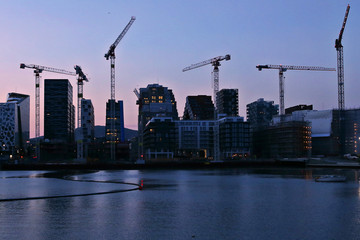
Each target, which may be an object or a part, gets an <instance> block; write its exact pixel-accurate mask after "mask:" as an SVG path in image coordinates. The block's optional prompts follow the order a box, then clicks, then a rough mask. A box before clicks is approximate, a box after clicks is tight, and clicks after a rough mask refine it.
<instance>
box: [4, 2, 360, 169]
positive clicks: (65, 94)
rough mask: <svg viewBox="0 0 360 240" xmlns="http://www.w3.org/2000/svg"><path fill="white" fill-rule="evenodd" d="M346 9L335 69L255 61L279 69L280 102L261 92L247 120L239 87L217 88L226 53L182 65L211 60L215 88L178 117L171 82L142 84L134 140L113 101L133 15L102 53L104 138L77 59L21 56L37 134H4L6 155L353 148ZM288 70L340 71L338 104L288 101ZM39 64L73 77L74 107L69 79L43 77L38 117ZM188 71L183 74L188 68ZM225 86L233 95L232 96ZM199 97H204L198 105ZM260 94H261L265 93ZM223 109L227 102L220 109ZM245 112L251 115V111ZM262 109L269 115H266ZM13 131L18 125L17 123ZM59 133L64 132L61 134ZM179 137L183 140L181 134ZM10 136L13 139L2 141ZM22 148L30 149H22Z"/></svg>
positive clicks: (171, 156)
mask: <svg viewBox="0 0 360 240" xmlns="http://www.w3.org/2000/svg"><path fill="white" fill-rule="evenodd" d="M349 10H350V6H349V5H348V6H347V8H346V11H345V17H344V20H343V23H342V26H341V29H340V33H339V35H338V38H337V39H336V41H335V49H336V53H337V69H335V68H330V67H320V66H294V65H274V64H263V65H257V66H256V68H257V69H258V70H259V71H262V70H264V69H269V70H270V69H273V70H277V71H278V73H279V74H278V76H279V105H274V104H273V102H272V103H270V105H269V106H270V107H271V109H270V108H269V107H263V108H262V109H261V110H259V109H260V108H259V106H258V105H259V104H260V103H261V101H260V102H259V100H260V99H259V100H258V101H257V102H254V103H252V105H251V106H250V104H248V110H247V111H248V116H247V121H244V119H243V118H242V117H240V116H239V108H238V101H239V100H238V89H223V90H221V91H220V89H219V81H220V76H219V67H220V66H221V64H222V63H225V62H226V61H229V60H231V55H230V54H225V55H224V56H217V57H213V58H210V59H208V60H205V61H201V62H198V63H195V64H192V65H190V66H188V67H186V68H184V69H182V71H183V72H187V71H189V70H194V69H197V68H201V67H204V66H207V65H210V66H212V72H211V84H212V89H213V94H212V101H211V96H205V95H198V96H188V97H187V104H189V105H186V106H185V110H184V117H183V118H182V117H179V116H178V113H177V109H176V101H175V97H174V94H173V92H172V90H171V89H168V88H167V87H163V86H161V85H159V84H149V85H148V87H147V88H140V91H139V90H138V89H136V88H135V89H134V93H135V95H136V98H137V102H136V104H137V105H138V130H137V137H136V138H134V139H132V140H130V139H125V134H124V132H125V128H124V107H123V104H124V103H123V101H122V100H118V101H117V100H116V96H115V92H116V91H115V82H116V78H115V69H116V68H115V50H116V47H117V46H118V44H119V43H120V42H121V40H122V39H123V38H124V36H125V35H126V33H127V32H128V31H129V29H130V28H131V26H132V24H133V23H134V21H135V20H136V18H135V17H131V19H130V21H129V22H128V24H127V25H126V26H125V28H124V29H123V31H122V32H121V33H120V35H118V37H117V38H116V40H115V41H114V42H113V43H112V44H111V45H110V47H109V50H108V51H107V52H106V53H105V55H104V57H105V59H106V60H110V61H109V62H110V98H109V100H108V102H107V103H106V127H105V129H104V137H103V138H98V139H96V137H95V135H94V129H95V123H94V115H95V113H94V107H93V105H92V103H91V99H90V98H85V96H86V94H85V93H84V83H85V82H86V83H87V84H91V81H89V79H90V78H89V77H88V76H87V74H86V73H85V72H84V71H83V70H82V68H81V67H80V66H79V65H75V66H74V71H67V70H63V69H58V68H52V67H46V66H41V65H36V64H25V63H21V64H20V68H21V69H32V70H33V73H34V76H35V101H34V102H35V104H34V108H33V109H34V111H35V126H34V131H35V134H34V138H33V139H32V140H31V141H30V139H29V137H28V143H30V145H29V146H28V147H24V146H16V144H15V142H12V143H6V144H5V143H4V142H2V145H3V149H4V150H3V153H4V156H5V155H6V154H7V155H8V156H11V157H8V158H9V159H11V160H13V159H16V160H18V159H22V158H24V155H25V154H24V152H27V156H26V157H30V158H31V159H32V161H34V162H36V161H37V162H40V161H51V160H54V159H58V160H56V161H61V159H64V158H66V159H72V160H75V159H76V161H77V162H79V163H86V162H97V161H107V162H111V163H113V162H117V161H131V162H137V161H139V162H144V161H145V162H146V161H149V162H150V161H158V160H159V159H158V158H161V159H160V160H164V161H169V160H170V161H173V160H179V159H192V158H193V159H197V160H200V161H227V160H229V159H244V158H247V159H251V158H271V159H281V158H304V157H306V158H311V157H313V156H317V157H327V156H344V155H350V156H352V155H358V154H359V151H360V146H359V144H358V141H360V133H359V131H358V127H359V126H360V109H346V107H345V93H344V82H345V81H344V79H345V77H344V57H343V45H342V38H343V34H344V30H345V26H346V23H347V19H348V15H349ZM290 70H293V71H326V72H334V71H337V85H338V108H337V109H332V110H321V111H317V110H313V109H312V106H311V108H308V107H307V106H306V105H304V106H300V105H299V106H294V107H291V108H288V109H285V87H284V85H285V84H284V82H285V73H286V72H287V71H290ZM44 72H52V73H56V74H61V75H67V76H73V77H76V81H77V93H76V97H77V106H76V107H75V106H74V105H73V103H72V96H73V90H72V86H71V84H70V82H69V81H68V80H67V79H66V80H64V79H57V80H56V79H45V94H44V95H45V96H44V99H45V100H44V103H45V106H44V117H43V118H42V117H41V115H42V114H41V113H40V109H41V106H40V102H41V99H42V97H41V96H40V87H41V86H42V81H41V75H42V74H43V73H44ZM187 74H188V75H186V76H184V78H187V76H189V75H190V74H191V73H187ZM61 81H62V82H61ZM228 94H233V95H232V97H229V96H230V95H228ZM56 96H59V97H56ZM200 97H201V98H202V100H201V102H200V103H199V104H198V105H196V107H195V103H196V101H198V100H199V99H200ZM188 101H189V102H188ZM205 102H206V104H207V105H206V107H205V105H204V104H205ZM262 102H264V101H263V99H262ZM61 104H63V105H64V106H63V108H64V109H65V110H64V112H61V111H60V110H57V109H56V107H55V106H60V105H61ZM202 104H203V105H202ZM75 109H76V110H75ZM209 109H210V110H209ZM224 109H230V110H227V111H228V112H224V111H225V110H224ZM274 110H275V112H274ZM231 111H233V112H231ZM267 111H269V112H267ZM200 112H201V114H200ZM250 112H251V115H249V113H250ZM265 114H266V115H267V116H269V117H267V118H266V119H265V118H264V115H265ZM63 116H65V117H64V122H65V124H66V126H65V125H61V124H62V123H61V124H58V125H57V122H60V120H61V119H62V117H63ZM75 116H76V121H75ZM203 116H206V117H203ZM0 117H2V115H1V116H0ZM42 119H44V129H45V130H44V136H43V137H42V136H41V135H40V127H41V126H40V123H41V122H42ZM14 121H15V120H14ZM16 121H17V120H16ZM22 121H23V120H22ZM75 123H76V124H75ZM190 123H191V124H190ZM75 125H76V127H75ZM187 125H189V126H187ZM75 128H77V129H78V133H77V134H75V132H76V131H75ZM14 131H15V130H14ZM16 131H20V132H21V129H17V130H16ZM200 132H201V133H200ZM205 132H206V134H205ZM60 133H63V134H65V133H66V134H67V135H66V136H65V137H62V136H60V135H59V134H60ZM75 135H76V136H75ZM184 139H188V140H185V141H184ZM195 139H196V141H195ZM239 139H240V140H239ZM0 141H2V139H0ZM202 141H203V142H202ZM192 142H193V143H192ZM7 144H9V146H10V145H11V146H10V147H9V146H6V145H7ZM20 148H21V149H20ZM25 148H26V149H28V150H26V151H24V149H25ZM10 149H11V150H10ZM159 156H161V157H159Z"/></svg>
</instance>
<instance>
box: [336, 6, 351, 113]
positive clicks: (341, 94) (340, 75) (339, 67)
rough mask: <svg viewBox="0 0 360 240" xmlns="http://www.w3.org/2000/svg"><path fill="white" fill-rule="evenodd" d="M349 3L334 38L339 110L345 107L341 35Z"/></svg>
mask: <svg viewBox="0 0 360 240" xmlns="http://www.w3.org/2000/svg"><path fill="white" fill-rule="evenodd" d="M349 10H350V5H348V6H347V8H346V12H345V17H344V21H343V25H342V27H341V30H340V33H339V38H338V39H336V40H335V48H336V52H337V70H338V71H337V74H338V108H339V110H344V109H345V94H344V52H343V45H342V43H341V41H342V35H343V33H344V29H345V25H346V21H347V18H348V15H349Z"/></svg>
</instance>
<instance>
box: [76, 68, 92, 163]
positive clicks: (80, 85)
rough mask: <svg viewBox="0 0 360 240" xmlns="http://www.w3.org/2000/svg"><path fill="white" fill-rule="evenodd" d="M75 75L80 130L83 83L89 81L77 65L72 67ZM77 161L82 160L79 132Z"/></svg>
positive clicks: (82, 152) (82, 149)
mask: <svg viewBox="0 0 360 240" xmlns="http://www.w3.org/2000/svg"><path fill="white" fill-rule="evenodd" d="M74 69H75V73H76V75H77V86H78V102H77V104H78V106H77V117H78V119H77V127H78V129H79V130H80V129H81V99H83V97H84V89H83V86H84V81H85V82H88V81H89V79H88V78H87V76H86V75H85V74H84V72H83V71H82V69H81V67H80V66H78V65H75V66H74ZM76 152H77V159H79V160H82V159H83V158H84V142H83V132H82V131H81V130H80V139H79V140H78V142H77V151H76Z"/></svg>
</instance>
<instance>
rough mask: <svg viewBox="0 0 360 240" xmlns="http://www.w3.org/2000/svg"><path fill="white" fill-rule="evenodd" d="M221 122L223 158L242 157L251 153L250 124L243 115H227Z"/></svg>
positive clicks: (220, 134) (220, 136)
mask: <svg viewBox="0 0 360 240" xmlns="http://www.w3.org/2000/svg"><path fill="white" fill-rule="evenodd" d="M218 122H219V146H220V153H221V159H242V158H246V157H248V156H249V155H250V124H249V123H248V122H244V118H243V117H225V118H221V119H219V120H218Z"/></svg>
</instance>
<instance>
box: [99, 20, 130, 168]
mask: <svg viewBox="0 0 360 240" xmlns="http://www.w3.org/2000/svg"><path fill="white" fill-rule="evenodd" d="M135 19H136V18H135V17H134V16H132V17H131V19H130V21H129V23H128V24H127V25H126V27H125V28H124V30H123V31H122V32H121V33H120V35H119V36H118V37H117V39H116V40H115V42H114V43H113V44H111V46H110V48H109V51H108V52H107V53H105V56H104V57H105V58H106V60H109V58H110V78H111V98H110V99H111V101H110V115H111V121H110V122H111V124H110V125H111V130H110V134H111V144H110V145H111V150H110V151H111V160H112V161H115V139H114V138H115V134H116V133H115V48H116V46H117V45H118V44H119V42H120V41H121V39H122V38H123V37H124V36H125V34H126V33H127V31H128V30H129V29H130V27H131V25H132V24H133V22H134V21H135Z"/></svg>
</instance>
